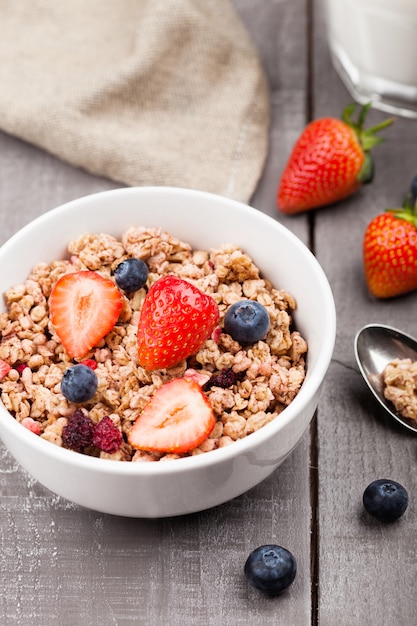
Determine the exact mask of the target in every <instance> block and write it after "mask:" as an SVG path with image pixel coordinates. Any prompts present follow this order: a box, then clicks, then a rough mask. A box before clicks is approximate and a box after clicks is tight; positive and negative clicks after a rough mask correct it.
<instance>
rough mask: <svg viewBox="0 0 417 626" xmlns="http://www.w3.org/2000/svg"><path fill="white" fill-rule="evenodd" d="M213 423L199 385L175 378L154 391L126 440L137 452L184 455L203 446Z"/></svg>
mask: <svg viewBox="0 0 417 626" xmlns="http://www.w3.org/2000/svg"><path fill="white" fill-rule="evenodd" d="M215 424H216V418H215V416H214V413H213V409H212V407H211V405H210V402H209V400H208V398H207V396H206V395H205V393H204V392H203V391H202V389H201V386H200V385H199V384H198V383H197V382H195V381H194V380H187V379H186V378H174V379H173V380H171V381H169V382H168V383H165V384H164V385H162V386H161V387H159V388H158V389H157V391H156V392H155V394H154V395H153V396H152V398H151V400H150V401H149V402H148V404H147V405H146V406H145V408H144V410H143V411H142V413H141V414H140V415H139V417H138V418H137V419H136V422H135V423H134V424H133V426H132V428H131V430H130V432H129V435H128V441H129V443H130V445H131V446H132V447H133V448H135V449H137V450H146V451H149V452H162V453H163V452H165V453H171V454H184V453H186V452H190V451H191V450H194V448H197V447H198V446H199V445H200V444H201V443H203V441H205V439H207V437H208V436H209V435H210V433H211V431H212V430H213V428H214V426H215Z"/></svg>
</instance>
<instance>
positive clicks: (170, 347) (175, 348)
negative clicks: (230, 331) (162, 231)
mask: <svg viewBox="0 0 417 626" xmlns="http://www.w3.org/2000/svg"><path fill="white" fill-rule="evenodd" d="M218 321H219V309H218V306H217V304H216V302H215V301H214V300H213V298H212V297H211V296H209V295H207V294H205V293H204V292H203V291H201V290H200V289H198V288H197V287H195V286H194V285H192V284H191V283H189V282H188V281H186V280H183V279H181V278H178V276H173V275H168V276H163V277H162V278H159V279H158V280H157V281H155V282H154V283H153V285H152V286H151V288H150V289H149V291H148V293H147V295H146V297H145V300H144V302H143V305H142V309H141V312H140V319H139V325H138V332H137V342H138V356H139V363H140V364H141V365H142V367H146V368H147V369H149V370H155V369H162V368H166V367H172V366H173V365H176V364H177V363H179V362H180V361H182V360H183V359H186V358H187V357H189V356H190V355H191V354H194V353H195V352H197V350H199V349H200V348H201V346H202V345H203V343H204V342H205V341H206V339H208V337H210V335H211V333H212V332H213V330H214V328H215V326H216V325H217V323H218Z"/></svg>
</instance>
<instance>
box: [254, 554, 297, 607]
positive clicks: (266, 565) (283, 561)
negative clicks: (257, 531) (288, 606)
mask: <svg viewBox="0 0 417 626" xmlns="http://www.w3.org/2000/svg"><path fill="white" fill-rule="evenodd" d="M244 572H245V576H246V578H247V580H248V582H249V584H250V585H252V587H255V589H259V590H260V591H263V592H264V593H267V594H270V595H277V594H279V593H281V592H282V591H284V589H287V587H289V586H290V585H291V584H292V583H293V582H294V579H295V576H296V573H297V563H296V560H295V558H294V556H293V554H291V552H290V551H289V550H286V549H285V548H282V547H281V546H277V545H273V544H269V545H264V546H260V547H259V548H256V549H255V550H253V552H251V553H250V555H249V556H248V558H247V560H246V563H245V568H244Z"/></svg>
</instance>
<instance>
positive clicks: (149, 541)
mask: <svg viewBox="0 0 417 626" xmlns="http://www.w3.org/2000/svg"><path fill="white" fill-rule="evenodd" d="M234 4H235V6H236V8H237V10H238V12H239V13H240V15H241V16H242V18H243V20H244V22H245V23H246V25H247V27H248V29H249V31H250V32H251V34H252V36H253V38H254V41H255V43H256V44H257V46H258V48H259V50H260V53H261V55H262V58H263V61H264V64H265V68H266V70H267V73H268V76H269V80H270V85H271V102H272V114H273V118H272V126H271V136H270V152H269V157H268V161H267V164H266V168H265V172H264V175H263V178H262V180H261V182H260V184H259V187H258V189H257V191H256V193H255V195H254V197H253V199H252V204H253V205H254V206H255V207H257V208H258V209H260V210H262V211H264V212H265V213H268V214H270V215H273V216H274V217H275V218H276V219H279V220H280V221H282V223H284V224H285V225H286V226H287V227H288V228H290V229H291V230H292V231H293V232H294V233H296V234H297V235H298V236H299V237H300V238H301V239H302V240H303V241H305V242H306V243H307V244H308V245H309V246H310V247H311V249H312V250H313V252H314V253H315V254H316V256H317V258H318V260H319V261H320V263H321V264H322V266H323V268H324V270H325V272H326V274H327V276H328V278H329V281H330V283H331V286H332V288H333V292H334V296H335V300H336V306H337V315H338V331H337V341H336V346H335V352H334V358H333V360H332V364H331V367H330V370H329V373H328V376H327V379H326V383H325V386H324V391H323V395H322V397H321V400H320V404H319V407H318V411H317V415H316V418H315V420H314V422H313V424H312V426H311V429H310V431H309V432H308V433H306V435H305V437H304V438H303V440H302V441H301V443H300V445H299V446H298V447H297V449H296V450H295V451H294V453H293V454H292V455H291V457H290V458H288V459H287V461H286V462H285V463H284V464H283V465H282V466H281V467H280V468H279V469H278V470H277V471H276V472H275V473H274V474H273V475H272V476H271V477H270V478H269V479H268V480H266V481H265V482H264V483H262V484H260V485H259V486H257V487H256V488H254V489H252V490H251V491H250V492H249V493H247V494H245V495H243V496H241V497H239V498H237V499H235V500H234V501H232V502H229V503H227V504H225V505H223V506H220V507H218V508H216V509H213V510H210V511H207V512H204V513H201V514H195V515H192V516H186V517H180V518H173V519H165V520H152V521H150V520H148V521H144V520H134V519H124V518H118V517H112V516H107V515H102V514H99V513H95V512H92V511H88V510H84V509H81V508H79V507H77V506H75V505H72V504H70V503H68V502H66V501H64V500H62V499H60V498H58V497H56V496H54V495H53V494H51V493H50V492H48V491H47V490H46V489H44V488H43V487H42V486H40V485H39V484H37V483H36V482H34V481H33V480H31V479H30V478H29V477H28V476H27V475H26V473H25V472H24V471H23V470H22V469H21V468H20V467H19V466H18V465H17V463H16V462H15V461H14V460H13V458H12V457H11V455H10V454H8V452H7V451H6V450H5V449H4V447H3V446H1V445H0V490H1V492H0V515H1V517H0V548H1V559H0V571H1V575H0V624H2V625H5V626H9V625H24V626H46V625H47V624H48V625H52V624H59V625H60V626H67V625H69V626H77V625H87V626H94V625H103V626H104V625H106V626H107V625H114V624H116V625H119V624H120V625H121V624H151V625H156V626H159V625H165V624H174V625H175V624H182V625H183V626H189V625H197V624H198V625H199V626H201V625H202V624H204V625H206V624H207V625H216V626H218V625H221V626H235V625H239V624H242V625H245V626H251V625H256V626H259V625H260V624H262V625H267V624H277V625H284V626H307V625H315V624H320V625H321V626H335V625H338V626H342V625H346V626H347V625H349V626H351V625H357V624H359V625H366V624H371V625H375V626H382V625H384V624H387V625H388V624H390V625H391V624H395V625H396V626H402V625H404V626H405V625H409V624H414V623H416V617H415V615H416V605H417V600H416V593H415V580H416V577H417V558H416V549H417V537H416V532H417V504H416V503H417V472H416V467H417V448H416V439H415V437H413V436H412V435H411V434H410V433H408V432H406V431H403V430H400V429H399V428H398V427H395V426H392V425H391V424H389V423H388V422H387V421H386V420H385V418H384V416H383V415H382V414H381V411H380V410H379V409H378V407H377V406H376V404H375V402H374V401H373V399H372V398H371V397H370V394H369V392H367V390H366V389H365V385H364V383H363V381H362V380H361V378H360V375H359V373H358V370H357V367H356V364H355V360H354V353H353V338H354V335H355V333H356V331H357V330H358V329H359V328H360V327H361V326H362V325H364V324H366V323H369V322H383V323H389V324H392V325H395V326H397V327H398V328H401V329H403V330H405V331H407V332H409V333H411V334H414V335H417V315H416V314H417V293H414V294H411V295H409V296H406V297H403V298H398V299H394V300H392V301H387V302H378V301H375V300H374V299H372V298H371V297H370V296H369V295H368V293H367V291H366V288H365V285H364V279H363V271H362V253H361V241H362V236H363V232H364V229H365V227H366V225H367V223H368V222H369V221H370V220H371V218H372V217H373V216H374V215H376V214H377V213H378V212H380V211H382V210H383V209H384V208H386V207H387V206H388V205H392V204H396V203H401V202H402V200H403V197H404V193H405V192H406V191H407V189H408V186H409V183H410V181H411V179H412V178H413V176H414V175H415V174H416V173H417V158H416V157H417V122H416V121H411V120H406V119H398V120H397V121H396V123H395V125H394V127H393V128H392V129H390V130H389V132H387V133H386V135H387V141H386V143H385V144H384V145H383V146H381V147H379V148H377V149H376V151H375V160H376V179H375V182H374V184H373V186H372V187H368V188H366V189H363V191H361V192H359V193H358V194H357V195H356V196H355V197H353V198H352V199H349V200H347V201H345V202H343V203H342V204H340V205H339V206H338V207H334V208H332V209H322V210H319V211H316V212H314V213H311V214H310V215H308V216H307V215H301V216H298V217H293V218H290V217H284V216H282V215H278V214H277V212H276V209H275V194H276V186H277V181H278V179H279V175H280V172H281V171H282V168H283V165H284V162H285V159H286V157H287V156H288V153H289V150H290V147H291V146H292V144H293V142H294V140H295V139H296V137H297V135H298V134H299V133H300V131H301V129H302V128H303V127H304V125H305V123H306V122H307V121H308V120H310V119H312V118H316V117H321V116H323V115H335V116H338V115H339V113H340V111H341V110H342V109H343V107H344V106H345V105H346V104H347V103H348V102H349V100H350V98H349V96H348V94H347V92H346V90H345V89H344V87H343V85H342V84H341V82H340V80H339V78H338V77H337V75H336V74H335V72H334V70H333V69H332V67H331V63H330V59H329V54H328V50H327V47H326V42H325V38H324V22H323V14H322V7H321V4H320V2H319V0H235V2H234ZM382 117H384V116H383V115H382V114H380V113H378V112H376V111H372V112H371V118H372V119H371V121H373V120H375V121H378V120H380V119H382ZM116 186H118V185H116V184H114V183H112V182H111V181H108V180H104V179H99V178H96V177H92V176H90V175H88V174H86V173H85V172H83V171H80V170H76V169H73V168H72V167H70V166H68V165H66V164H65V163H62V162H60V161H58V160H56V159H54V158H53V157H51V156H49V155H48V154H46V153H44V152H42V151H40V150H38V149H36V148H35V147H33V146H30V145H27V144H25V143H23V142H20V141H18V140H16V139H14V138H13V137H10V136H6V135H1V134H0V241H1V242H3V241H5V240H6V239H7V238H8V237H9V236H10V235H12V234H13V233H14V232H15V231H16V230H18V229H19V228H20V227H21V226H23V225H24V224H25V223H26V222H28V221H29V220H31V219H32V218H34V217H36V216H37V215H39V214H41V213H43V212H45V211H47V210H49V209H51V208H53V207H54V206H56V205H59V204H61V203H63V202H65V201H67V200H71V199H73V198H76V197H78V196H81V195H84V194H88V193H93V192H95V191H100V190H104V189H110V188H113V187H116ZM383 477H385V478H386V477H388V478H393V479H396V480H398V481H400V482H402V483H403V484H404V485H405V486H406V487H407V489H408V490H409V494H410V506H409V509H408V511H407V513H406V515H405V516H404V518H402V519H401V520H400V521H399V522H398V523H396V524H393V525H390V526H381V525H380V524H378V523H376V522H375V523H373V522H371V521H370V520H369V519H368V518H367V517H366V516H365V515H364V513H363V511H362V505H361V499H362V493H363V490H364V488H365V487H366V485H367V484H368V483H369V482H370V481H372V480H374V479H375V478H383ZM269 542H274V543H279V544H281V545H283V546H286V547H287V548H289V549H290V550H291V551H292V552H293V553H294V554H295V556H296V558H297V561H298V574H297V578H296V580H295V582H294V584H293V585H292V587H291V588H290V589H289V590H287V592H286V593H284V594H283V595H282V596H280V597H278V598H275V599H270V598H266V597H263V596H262V595H261V594H259V593H257V592H255V591H254V590H252V589H250V588H249V587H248V586H247V584H246V583H245V580H244V578H243V564H244V561H245V559H246V557H247V555H248V554H249V552H250V551H251V550H252V549H253V548H255V547H257V546H258V545H261V544H262V543H269Z"/></svg>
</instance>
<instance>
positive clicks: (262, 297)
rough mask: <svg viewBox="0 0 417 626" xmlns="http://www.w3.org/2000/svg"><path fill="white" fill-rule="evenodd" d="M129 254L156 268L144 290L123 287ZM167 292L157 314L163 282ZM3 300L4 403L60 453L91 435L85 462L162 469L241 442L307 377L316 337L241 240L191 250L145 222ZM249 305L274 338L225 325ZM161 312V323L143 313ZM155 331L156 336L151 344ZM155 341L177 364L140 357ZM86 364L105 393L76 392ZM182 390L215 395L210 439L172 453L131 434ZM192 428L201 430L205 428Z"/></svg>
mask: <svg viewBox="0 0 417 626" xmlns="http://www.w3.org/2000/svg"><path fill="white" fill-rule="evenodd" d="M127 259H142V260H143V262H144V263H145V264H146V266H147V268H148V277H147V280H146V282H145V283H144V284H143V286H142V287H140V288H139V289H137V290H134V291H128V290H127V289H126V290H125V289H123V287H121V286H120V285H118V284H117V280H116V273H115V270H116V268H117V267H118V266H120V264H122V263H123V262H125V261H126V260H127ZM161 284H162V285H163V286H164V290H162V291H159V292H158V293H159V295H160V296H161V297H159V298H158V303H159V301H161V302H163V305H161V308H159V304H158V306H154V304H155V298H154V297H153V294H155V291H156V288H154V289H152V287H153V285H157V286H158V285H159V286H160V285H161ZM173 285H180V288H179V289H180V293H181V294H182V295H184V294H186V298H185V299H184V300H180V303H181V302H182V305H181V304H178V301H177V300H176V299H175V298H173V299H171V296H173V293H172V291H170V289H171V287H172V286H173ZM167 286H168V287H167ZM149 294H151V296H149ZM162 296H163V297H162ZM168 296H169V297H168ZM4 297H5V304H6V310H5V311H4V312H2V313H0V364H1V365H2V367H1V376H0V392H1V399H2V402H3V404H4V406H5V408H6V409H7V410H8V411H9V412H10V413H11V414H12V415H13V416H14V417H15V419H16V420H17V421H18V422H19V423H22V424H23V425H25V424H32V422H29V421H28V419H27V418H29V419H30V420H33V421H34V422H36V429H33V430H32V432H33V433H34V434H33V436H39V437H41V438H42V439H44V440H46V441H49V442H51V443H53V444H55V445H57V446H64V447H68V442H70V441H72V440H74V441H75V439H76V437H75V435H77V436H78V435H80V436H81V441H82V443H83V444H86V445H82V446H80V445H78V444H70V445H73V446H74V445H76V449H77V451H80V452H81V453H83V454H89V455H93V456H99V457H101V458H105V459H112V460H116V461H124V462H126V461H128V462H160V461H167V460H172V459H178V458H183V457H188V456H195V455H198V454H204V453H207V452H211V451H213V450H216V449H218V448H222V447H224V446H228V445H233V443H234V442H236V441H239V440H240V439H243V438H244V437H247V436H250V435H251V434H252V433H254V432H255V431H257V430H258V429H260V428H262V427H264V426H265V425H267V424H268V423H269V422H271V421H272V420H276V419H280V414H281V413H282V411H284V410H285V408H286V407H287V406H288V405H289V404H290V403H291V402H292V400H293V399H294V398H295V396H296V395H297V394H298V392H299V390H300V388H301V386H302V384H303V381H304V378H305V374H306V355H307V342H306V341H305V339H304V337H303V336H302V335H301V334H300V333H299V332H298V330H297V328H296V325H295V324H294V319H293V316H294V312H295V310H296V302H295V300H294V298H293V296H292V295H291V294H290V293H288V292H287V291H286V290H284V289H282V288H281V286H275V285H272V284H271V283H270V282H269V281H268V280H267V278H266V277H264V276H263V275H262V274H261V271H260V269H259V268H258V267H257V266H256V264H255V263H254V261H253V260H252V259H251V257H250V256H249V255H248V254H246V253H245V252H244V251H243V250H241V249H240V248H239V246H237V245H235V244H228V243H225V244H222V245H220V246H219V247H217V248H213V249H210V250H199V249H193V248H192V246H191V245H190V244H189V243H186V242H183V241H181V240H179V239H177V238H176V237H175V236H174V235H172V234H170V233H167V232H165V231H163V230H162V229H160V228H149V227H141V226H132V227H131V228H129V229H128V230H126V231H125V232H124V233H123V234H122V235H121V237H114V236H112V235H110V234H106V233H101V234H95V233H85V234H82V235H80V236H79V237H78V238H76V239H74V240H71V241H70V242H69V244H68V256H67V257H66V258H63V259H57V260H53V261H51V262H48V263H45V262H40V263H38V264H37V265H36V266H35V267H34V268H33V270H32V271H31V273H30V275H29V276H28V277H27V279H26V280H24V282H23V283H22V284H19V285H15V286H11V287H10V289H8V290H7V291H6V293H5V294H4ZM247 301H250V302H251V303H257V304H255V305H254V306H255V307H257V310H261V311H262V310H263V309H265V311H266V312H267V315H268V318H269V327H268V329H267V331H266V330H265V328H263V329H262V333H260V331H259V334H257V335H252V336H251V337H250V339H251V341H250V342H248V336H247V335H246V336H245V338H244V339H245V340H243V341H240V340H239V339H237V338H236V336H233V335H232V334H229V333H228V332H227V330H226V325H225V319H226V315H227V313H228V311H229V310H230V309H231V308H232V307H233V305H235V304H236V303H240V302H247ZM145 302H147V304H146V306H145ZM149 304H150V305H151V306H149V309H150V310H151V314H150V315H142V313H143V309H144V308H145V312H146V309H147V307H148V305H149ZM194 304H195V307H194ZM158 316H159V317H158ZM161 316H162V318H163V322H164V323H163V324H162V326H161V327H158V325H159V322H158V323H156V322H155V320H158V319H159V320H160V319H161ZM101 318H103V319H104V325H103V324H102V319H101ZM96 326H98V327H99V331H100V332H98V333H97V332H96ZM200 326H202V327H203V330H204V333H203V334H202V335H201V334H200V331H201V328H200ZM149 328H150V329H151V330H152V333H154V336H153V337H152V338H151V339H152V340H151V341H150V343H149V336H148V338H147V339H146V341H144V343H143V344H142V339H143V337H142V335H143V334H144V333H145V332H146V333H147V332H148V330H149ZM158 333H159V335H158ZM196 336H197V337H198V341H197V343H193V341H194V339H195V337H196ZM143 345H144V346H145V352H147V353H153V354H154V353H155V352H158V351H159V356H158V358H159V357H160V354H165V355H166V354H168V356H169V359H168V361H166V362H163V361H153V362H151V363H149V362H148V361H141V358H142V357H141V356H140V355H141V354H142V355H143V350H142V348H143ZM190 345H191V348H190ZM178 346H179V347H184V346H186V347H187V350H186V351H185V352H181V351H179V350H178ZM156 348H157V349H156ZM173 355H174V357H175V358H174V357H173ZM154 356H155V354H154ZM171 357H172V358H171ZM152 358H153V357H152ZM164 358H165V357H164ZM79 366H83V367H85V368H86V369H85V370H83V376H87V377H88V376H91V374H92V375H93V376H95V377H96V379H95V381H96V384H95V381H94V382H93V380H92V377H91V380H90V378H89V379H88V380H89V381H90V383H91V386H90V387H89V385H87V387H89V391H88V393H87V392H85V394H84V391H83V393H80V392H79V390H77V391H75V390H74V388H72V387H73V383H72V382H71V385H67V383H66V381H67V377H69V374H66V372H68V371H70V372H71V371H72V368H77V369H76V370H75V371H80V370H79ZM86 370H89V371H90V372H91V374H87V373H86ZM172 381H190V385H189V386H186V387H184V383H183V382H180V383H179V387H178V385H177V384H176V383H175V384H173V385H170V383H171V382H172ZM90 383H89V384H90ZM191 383H192V384H191ZM196 385H197V386H198V387H199V388H200V389H199V391H198V394H197V391H196V387H195V386H196ZM68 387H69V388H70V392H69V393H68ZM93 387H95V393H93V395H90V394H92V392H93ZM71 388H72V389H71ZM183 388H184V389H188V390H190V389H191V390H192V393H193V395H192V397H193V398H197V397H200V396H201V394H203V397H204V403H205V402H206V401H207V403H208V405H207V407H208V409H209V410H208V411H206V410H205V408H204V411H200V412H199V413H198V414H199V415H203V418H202V419H203V420H205V419H206V417H207V416H208V415H209V416H210V420H209V421H208V425H207V426H205V427H203V436H201V437H200V436H198V437H197V436H196V437H195V438H194V439H193V437H191V443H190V442H188V443H187V442H186V441H185V439H186V437H185V435H183V436H182V437H183V440H180V442H179V445H174V446H173V445H171V443H170V442H169V440H168V445H166V446H164V447H163V448H161V447H160V446H159V443H158V445H157V446H154V445H153V444H152V443H149V444H147V445H145V446H143V445H142V443H143V442H141V441H140V442H139V446H137V445H136V444H137V439H136V437H135V436H134V435H132V436H131V433H132V432H133V433H135V432H137V429H138V430H142V427H141V428H139V426H137V428H136V425H139V424H140V420H141V418H142V417H143V415H144V414H145V415H146V414H148V415H149V410H148V409H149V406H151V402H152V399H153V398H154V397H155V396H158V397H161V394H162V397H163V398H165V399H167V396H166V395H165V392H167V391H168V392H169V394H167V395H168V400H169V396H170V395H173V396H174V398H175V397H176V396H177V391H175V390H176V389H183ZM159 390H164V391H161V394H159ZM194 392H195V394H194ZM174 404H175V403H174ZM200 406H202V405H200ZM147 407H148V408H147ZM78 410H79V411H81V413H82V415H83V416H84V417H82V416H81V415H80V414H79V413H77V411H78ZM75 413H77V417H76V418H74V417H73V415H74V414H75ZM174 414H176V410H174ZM211 416H212V417H213V419H212V417H211ZM85 417H87V418H88V420H90V422H91V424H92V432H93V433H94V435H95V439H94V441H95V444H93V443H92V442H91V443H89V439H88V437H89V435H88V432H89V427H88V426H87V427H85V428H84V429H83V428H81V424H84V426H85V424H86V423H88V424H90V422H86V421H85ZM213 420H214V421H213ZM174 421H175V420H174ZM77 424H78V426H77ZM167 425H168V422H167ZM172 425H173V424H172V423H171V426H172ZM189 425H190V426H191V431H192V430H193V429H194V427H195V426H196V424H195V423H194V424H193V422H191V423H189ZM164 426H165V425H164V424H163V428H164ZM163 428H162V430H163ZM142 432H143V431H142ZM171 432H173V431H172V430H171ZM35 433H36V434H35ZM100 433H101V434H100ZM70 435H71V436H70ZM100 437H101V438H100ZM100 442H101V443H100ZM99 443H100V445H98V444H99ZM132 443H133V444H135V445H132ZM87 444H88V445H87ZM73 449H74V447H73Z"/></svg>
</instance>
